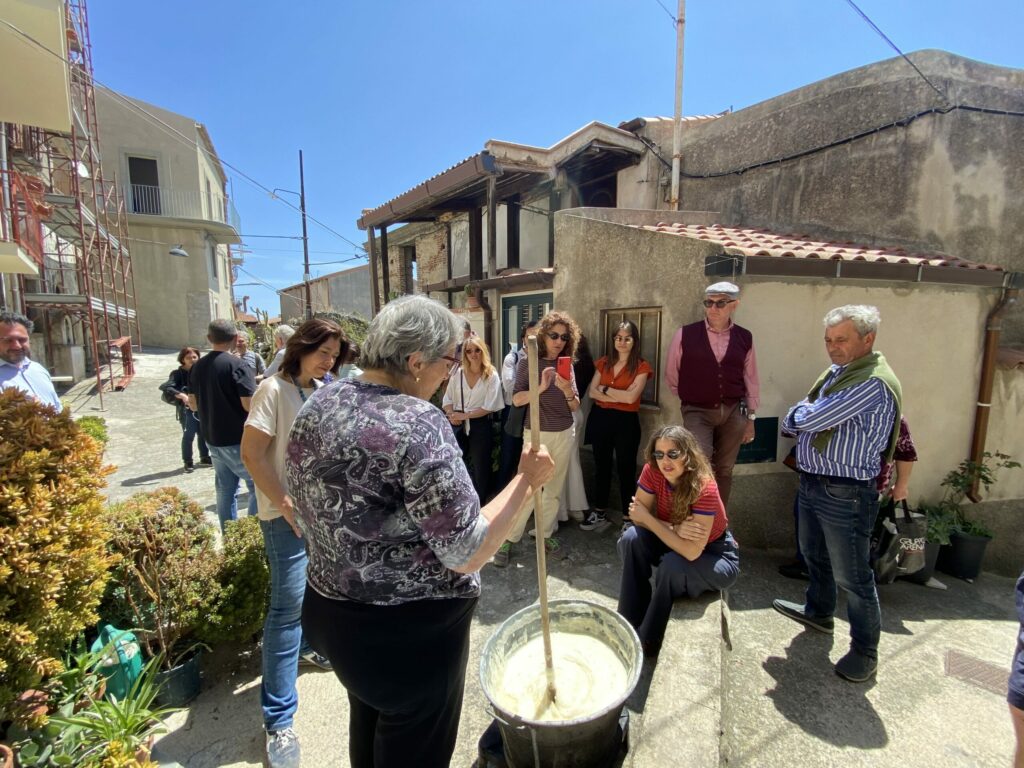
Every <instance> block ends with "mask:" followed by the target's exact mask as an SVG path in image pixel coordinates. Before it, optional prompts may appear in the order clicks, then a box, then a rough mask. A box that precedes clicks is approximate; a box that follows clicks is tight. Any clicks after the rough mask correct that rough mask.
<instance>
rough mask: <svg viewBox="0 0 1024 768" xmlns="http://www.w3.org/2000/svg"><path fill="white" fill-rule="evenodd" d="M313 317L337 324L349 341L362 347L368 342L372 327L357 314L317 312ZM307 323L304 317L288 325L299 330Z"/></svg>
mask: <svg viewBox="0 0 1024 768" xmlns="http://www.w3.org/2000/svg"><path fill="white" fill-rule="evenodd" d="M313 317H322V318H323V319H324V320H330V321H332V322H335V323H337V324H338V325H339V326H340V327H341V330H342V332H344V334H345V338H346V339H348V340H349V341H354V342H355V343H356V344H360V345H361V344H362V343H363V342H364V341H366V331H367V329H368V328H369V327H370V323H369V321H368V320H366V319H364V318H363V317H362V316H361V315H358V314H356V313H355V312H351V313H343V312H315V313H314V314H313ZM305 321H306V319H305V318H304V317H293V318H291V319H290V320H288V325H290V326H292V327H293V328H298V327H299V326H300V325H302V324H303V323H304V322H305Z"/></svg>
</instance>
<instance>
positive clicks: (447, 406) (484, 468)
mask: <svg viewBox="0 0 1024 768" xmlns="http://www.w3.org/2000/svg"><path fill="white" fill-rule="evenodd" d="M504 407H505V400H504V398H503V397H502V394H501V377H500V376H499V375H498V372H497V371H496V370H495V369H494V366H493V365H491V354H490V352H489V351H488V349H487V344H485V343H484V340H483V339H481V338H480V337H479V336H470V337H469V338H468V339H466V340H465V341H464V342H463V343H462V365H460V366H459V368H458V370H457V371H455V372H454V373H453V375H452V377H451V378H450V379H448V387H447V389H445V392H444V398H442V400H441V408H442V409H443V410H444V412H445V415H446V416H447V417H448V422H449V423H450V424H451V425H452V429H454V430H455V437H456V439H457V440H458V441H459V447H460V448H462V456H463V460H464V461H465V460H467V459H468V461H466V464H467V467H468V469H469V473H470V477H471V478H472V479H473V488H475V489H476V495H477V496H479V497H480V502H481V503H484V502H486V501H487V496H488V493H489V492H490V490H491V476H492V474H493V473H492V472H491V449H492V448H493V447H494V433H493V432H492V430H491V425H492V423H493V421H494V414H495V413H497V412H499V411H500V410H501V409H502V408H504Z"/></svg>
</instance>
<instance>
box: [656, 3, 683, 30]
mask: <svg viewBox="0 0 1024 768" xmlns="http://www.w3.org/2000/svg"><path fill="white" fill-rule="evenodd" d="M654 2H656V3H657V4H658V5H660V6H661V10H663V11H664V12H665V13H667V14H668V17H669V18H670V19H672V24H673V26H674V25H675V24H677V23H678V20H677V19H676V17H675V16H673V15H672V11H670V10H669V9H668V8H666V7H665V4H664V3H662V2H661V0H654Z"/></svg>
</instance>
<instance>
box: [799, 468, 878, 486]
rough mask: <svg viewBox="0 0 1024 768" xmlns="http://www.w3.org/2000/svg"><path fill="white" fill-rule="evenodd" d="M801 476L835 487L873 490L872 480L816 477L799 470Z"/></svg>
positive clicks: (831, 476) (832, 476) (836, 476)
mask: <svg viewBox="0 0 1024 768" xmlns="http://www.w3.org/2000/svg"><path fill="white" fill-rule="evenodd" d="M800 474H801V475H807V476H808V477H816V478H818V479H819V480H824V481H826V482H829V483H834V484H835V485H855V486H858V487H862V488H873V487H874V485H875V481H874V480H873V479H872V480H858V479H857V478H855V477H839V476H838V475H816V474H814V473H813V472H804V471H803V470H800Z"/></svg>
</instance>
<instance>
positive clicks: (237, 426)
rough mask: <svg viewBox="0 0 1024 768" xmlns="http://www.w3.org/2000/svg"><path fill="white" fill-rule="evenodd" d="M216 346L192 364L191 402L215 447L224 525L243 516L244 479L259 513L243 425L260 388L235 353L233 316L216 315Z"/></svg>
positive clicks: (211, 333) (211, 336)
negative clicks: (240, 505) (240, 499)
mask: <svg viewBox="0 0 1024 768" xmlns="http://www.w3.org/2000/svg"><path fill="white" fill-rule="evenodd" d="M206 338H207V340H208V341H209V342H210V348H211V349H212V351H211V352H210V353H209V354H208V355H206V356H205V357H202V358H200V359H199V361H198V362H197V363H196V364H195V365H193V366H192V373H191V374H190V376H189V395H188V397H189V405H190V407H191V408H192V409H193V410H195V411H198V413H199V424H200V428H201V429H202V434H203V439H204V440H206V445H207V447H208V448H209V449H210V457H211V458H212V459H213V470H214V473H215V475H216V483H217V517H218V518H219V519H220V526H221V530H223V529H224V523H226V522H227V521H228V520H237V519H238V502H237V500H236V498H235V497H236V496H237V495H238V483H239V480H244V481H245V485H246V487H247V488H248V489H249V514H250V515H255V514H256V488H255V486H254V485H253V481H252V477H251V476H250V475H249V470H247V469H246V468H245V465H244V464H243V463H242V428H243V427H244V426H245V419H246V417H247V416H248V413H249V401H250V400H251V399H252V396H253V393H254V392H255V391H256V381H255V379H254V378H253V374H252V371H251V370H250V369H249V367H248V366H247V365H246V364H245V363H244V362H242V360H240V359H239V358H237V357H235V356H234V355H233V354H231V350H232V349H234V347H235V340H236V339H237V338H238V329H237V328H235V326H234V325H233V324H232V323H231V321H230V320H214V321H213V322H212V323H210V326H209V330H208V332H207V335H206Z"/></svg>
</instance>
